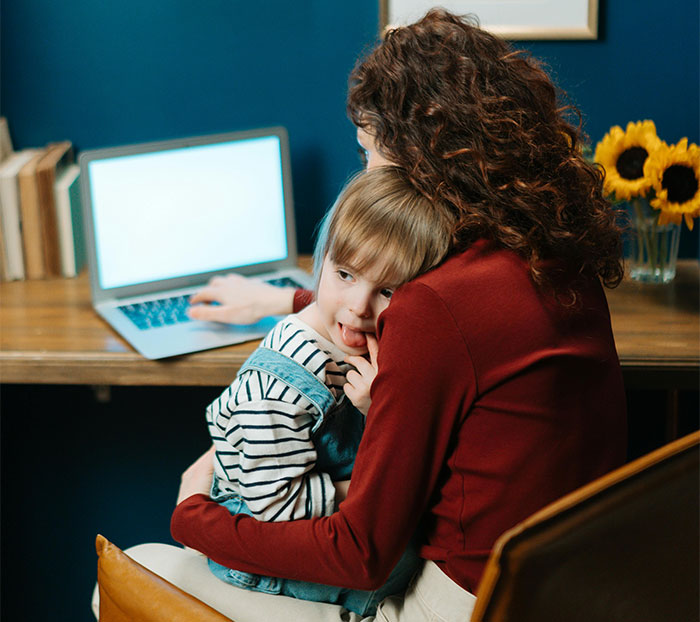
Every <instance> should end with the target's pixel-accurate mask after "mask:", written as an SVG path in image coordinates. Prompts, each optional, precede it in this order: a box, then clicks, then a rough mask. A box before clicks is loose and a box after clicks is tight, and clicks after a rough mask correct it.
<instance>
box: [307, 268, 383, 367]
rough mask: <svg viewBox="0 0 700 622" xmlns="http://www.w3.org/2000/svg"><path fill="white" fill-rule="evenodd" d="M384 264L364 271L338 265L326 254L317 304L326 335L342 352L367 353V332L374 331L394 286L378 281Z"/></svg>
mask: <svg viewBox="0 0 700 622" xmlns="http://www.w3.org/2000/svg"><path fill="white" fill-rule="evenodd" d="M383 268H384V266H383V265H374V266H371V267H370V268H369V269H366V270H365V271H364V272H363V273H358V272H357V271H355V270H353V268H352V267H350V266H338V265H336V264H335V263H334V262H333V261H332V260H331V259H330V258H329V257H328V256H326V258H325V260H324V261H323V268H322V270H321V278H320V279H319V283H318V292H317V295H316V306H317V308H318V311H319V315H320V321H321V323H322V324H323V327H324V328H325V330H326V332H327V335H326V336H327V337H329V338H330V340H331V341H332V342H333V343H334V344H335V345H337V346H338V347H339V348H340V349H341V350H342V351H343V352H346V353H348V354H364V353H366V352H367V338H366V336H365V335H366V333H373V334H374V333H375V332H376V329H377V318H378V317H379V314H380V313H381V312H382V311H384V309H386V308H387V307H388V306H389V301H390V299H391V296H392V294H393V293H394V289H395V287H396V286H395V285H394V284H391V283H384V282H380V281H378V279H377V275H380V274H381V273H382V269H383Z"/></svg>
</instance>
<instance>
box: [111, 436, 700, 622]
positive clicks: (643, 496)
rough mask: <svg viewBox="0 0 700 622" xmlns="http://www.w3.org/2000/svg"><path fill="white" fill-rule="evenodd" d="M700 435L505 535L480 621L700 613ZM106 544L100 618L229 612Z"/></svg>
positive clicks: (666, 617) (155, 619)
mask: <svg viewBox="0 0 700 622" xmlns="http://www.w3.org/2000/svg"><path fill="white" fill-rule="evenodd" d="M699 444H700V432H699V433H695V434H692V435H690V436H688V437H686V438H684V439H681V440H679V441H676V442H674V443H671V444H669V445H667V446H665V447H663V448H661V449H659V450H657V451H655V452H653V453H651V454H649V455H648V456H645V457H643V458H640V459H639V460H636V461H634V462H632V463H630V464H627V465H625V466H624V467H622V468H620V469H618V470H616V471H614V472H612V473H610V474H608V475H606V476H604V477H602V478H600V479H598V480H596V481H595V482H592V483H591V484H589V485H587V486H585V487H583V488H581V489H579V490H577V491H575V492H573V493H571V494H569V495H567V496H566V497H564V498H562V499H560V500H559V501H557V502H555V503H553V504H551V505H550V506H548V507H546V508H544V509H543V510H541V511H539V512H537V513H536V514H534V515H533V516H532V517H530V518H528V519H527V520H525V521H523V522H522V523H520V524H519V525H517V526H516V527H514V528H513V529H511V530H509V531H508V532H506V533H505V534H503V536H501V538H500V539H499V540H498V542H497V543H496V545H495V547H494V549H493V551H492V553H491V556H490V558H489V562H488V564H487V567H486V570H485V572H484V576H483V578H482V581H481V584H480V586H479V589H478V590H477V601H476V607H475V610H474V613H473V615H472V618H471V620H472V622H506V621H511V622H535V621H537V622H559V621H561V622H578V621H579V620H581V621H583V620H585V621H586V622H599V621H600V622H602V621H605V622H627V621H629V622H694V621H697V620H698V608H699V607H700V605H699V603H700V594H699V587H698V586H699V585H700V579H699V566H700V561H699V559H698V551H699V548H700V538H699V532H700V518H699V508H698V505H699V504H698V499H699V497H700V479H699V473H700V465H699V461H698V456H699V455H700V451H699ZM97 553H98V556H99V560H98V575H97V576H98V584H99V588H100V598H101V602H100V620H101V622H125V621H126V620H132V621H134V622H160V621H163V622H165V621H168V622H172V621H174V622H181V621H182V622H184V621H188V622H189V621H190V620H198V621H203V622H225V621H227V620H228V618H226V617H224V616H223V615H221V614H220V613H217V612H215V611H214V610H213V609H211V608H210V607H208V606H207V605H205V604H204V603H202V602H201V601H199V600H197V599H196V598H193V597H192V596H190V595H188V594H186V593H185V592H183V591H181V590H179V589H178V588H176V587H175V586H173V585H172V584H170V583H168V582H167V581H165V580H163V579H161V578H160V577H158V576H156V575H154V574H153V573H151V572H150V571H148V570H147V569H145V568H144V567H143V566H141V565H139V564H137V563H136V562H134V561H133V560H131V559H130V558H129V557H128V556H127V555H125V554H124V553H123V552H122V551H120V550H119V549H118V548H117V547H116V546H115V545H113V544H111V543H109V542H108V541H107V540H106V539H105V538H103V537H102V536H98V537H97ZM262 619H263V618H262V617H261V620H262Z"/></svg>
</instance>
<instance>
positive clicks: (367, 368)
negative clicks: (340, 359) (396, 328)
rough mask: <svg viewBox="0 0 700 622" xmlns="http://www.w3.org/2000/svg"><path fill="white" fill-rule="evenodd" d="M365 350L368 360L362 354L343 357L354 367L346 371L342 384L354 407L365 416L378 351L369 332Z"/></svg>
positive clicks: (374, 339) (375, 340)
mask: <svg viewBox="0 0 700 622" xmlns="http://www.w3.org/2000/svg"><path fill="white" fill-rule="evenodd" d="M367 350H368V353H369V360H367V359H366V358H365V357H364V356H348V357H346V358H345V361H346V362H347V363H350V364H351V365H352V366H353V367H355V369H354V370H350V371H349V372H348V374H347V376H346V377H347V382H346V383H345V385H344V386H343V391H345V395H347V396H348V398H350V401H351V402H352V403H353V405H354V406H355V408H357V410H359V411H360V412H361V413H362V414H363V415H365V416H367V412H368V411H369V406H370V404H371V403H372V400H371V398H370V396H369V391H370V389H371V388H372V382H373V381H374V378H375V376H376V375H377V354H378V353H379V345H378V344H377V339H376V337H375V336H374V335H371V334H369V333H368V334H367Z"/></svg>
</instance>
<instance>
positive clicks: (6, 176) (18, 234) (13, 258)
mask: <svg viewBox="0 0 700 622" xmlns="http://www.w3.org/2000/svg"><path fill="white" fill-rule="evenodd" d="M35 154H36V151H35V150H33V149H24V150H22V151H19V152H16V153H13V154H12V155H10V157H8V158H7V159H6V160H5V161H4V162H2V164H0V226H1V227H2V236H3V247H4V248H3V250H4V253H5V256H4V258H3V259H4V265H5V272H6V275H5V276H6V277H7V279H8V280H18V279H24V275H25V272H24V251H23V249H22V228H21V227H22V225H21V222H22V221H21V217H20V206H19V184H18V179H17V176H18V174H19V171H20V169H21V168H22V167H23V166H24V165H25V164H26V163H27V162H28V161H29V160H31V159H32V158H33V157H34V155H35Z"/></svg>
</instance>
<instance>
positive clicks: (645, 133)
mask: <svg viewBox="0 0 700 622" xmlns="http://www.w3.org/2000/svg"><path fill="white" fill-rule="evenodd" d="M660 144H661V140H660V139H659V137H658V136H657V135H656V126H655V125H654V122H653V121H637V123H632V122H631V121H630V122H629V123H628V124H627V129H626V130H625V131H624V132H623V131H622V128H621V127H620V126H619V125H615V126H613V127H611V128H610V131H609V132H608V133H607V134H606V135H605V136H604V137H603V140H601V141H600V142H599V143H598V145H597V146H596V150H595V161H596V162H598V163H599V164H602V165H603V168H605V181H604V188H605V192H606V193H608V194H613V193H614V194H615V197H616V198H617V199H618V200H621V199H631V198H633V197H636V196H644V195H646V193H647V192H648V191H649V190H650V189H651V180H650V179H648V178H647V177H646V176H645V175H644V163H645V162H646V161H647V159H648V157H649V155H650V154H651V153H653V152H654V151H655V150H656V149H657V148H658V147H659V145H660Z"/></svg>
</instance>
